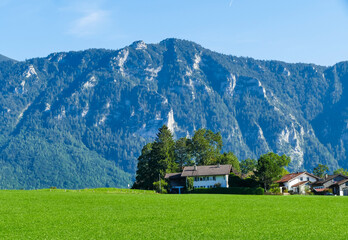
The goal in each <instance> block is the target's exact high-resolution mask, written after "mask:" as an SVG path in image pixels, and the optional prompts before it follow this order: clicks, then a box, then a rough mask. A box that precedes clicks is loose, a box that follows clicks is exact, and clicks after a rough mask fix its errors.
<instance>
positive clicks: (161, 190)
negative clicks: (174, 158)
mask: <svg viewBox="0 0 348 240" xmlns="http://www.w3.org/2000/svg"><path fill="white" fill-rule="evenodd" d="M160 183H161V184H160ZM160 186H161V188H160ZM167 187H168V183H167V182H166V181H164V180H161V182H160V181H157V182H154V183H153V188H154V190H155V191H156V192H158V193H167V192H168V191H167Z"/></svg>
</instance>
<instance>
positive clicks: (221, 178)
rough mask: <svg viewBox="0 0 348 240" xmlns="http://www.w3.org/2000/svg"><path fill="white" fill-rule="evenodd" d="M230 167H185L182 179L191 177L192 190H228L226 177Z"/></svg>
mask: <svg viewBox="0 0 348 240" xmlns="http://www.w3.org/2000/svg"><path fill="white" fill-rule="evenodd" d="M231 170H232V165H220V164H217V165H209V166H187V167H184V170H183V172H182V174H181V176H182V177H192V178H193V187H194V188H213V187H216V186H220V187H224V188H228V187H229V185H228V176H229V174H230V173H231Z"/></svg>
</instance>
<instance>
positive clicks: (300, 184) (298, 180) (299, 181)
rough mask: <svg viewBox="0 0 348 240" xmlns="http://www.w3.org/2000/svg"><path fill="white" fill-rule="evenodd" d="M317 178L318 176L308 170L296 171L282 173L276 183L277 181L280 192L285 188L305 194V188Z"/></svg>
mask: <svg viewBox="0 0 348 240" xmlns="http://www.w3.org/2000/svg"><path fill="white" fill-rule="evenodd" d="M318 180H319V177H317V176H315V175H313V174H310V173H308V172H297V173H290V174H286V175H284V176H283V177H282V178H281V179H280V180H278V181H277V183H279V187H280V188H281V192H284V191H285V189H287V190H288V191H293V192H294V193H298V194H305V191H306V188H307V187H308V188H310V187H311V184H312V183H314V182H317V181H318Z"/></svg>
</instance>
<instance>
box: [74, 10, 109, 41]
mask: <svg viewBox="0 0 348 240" xmlns="http://www.w3.org/2000/svg"><path fill="white" fill-rule="evenodd" d="M108 18H109V12H108V11H104V10H93V11H84V14H83V16H82V17H80V18H78V19H75V20H74V21H73V22H72V23H71V24H70V28H69V30H68V33H69V34H71V35H75V36H79V37H83V36H89V35H94V34H98V33H99V32H100V31H101V29H102V28H103V26H104V25H105V24H106V23H107V22H108Z"/></svg>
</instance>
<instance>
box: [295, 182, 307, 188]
mask: <svg viewBox="0 0 348 240" xmlns="http://www.w3.org/2000/svg"><path fill="white" fill-rule="evenodd" d="M308 182H309V181H302V182H299V183H296V184H295V185H292V186H291V187H298V186H301V185H303V184H306V183H308Z"/></svg>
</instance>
